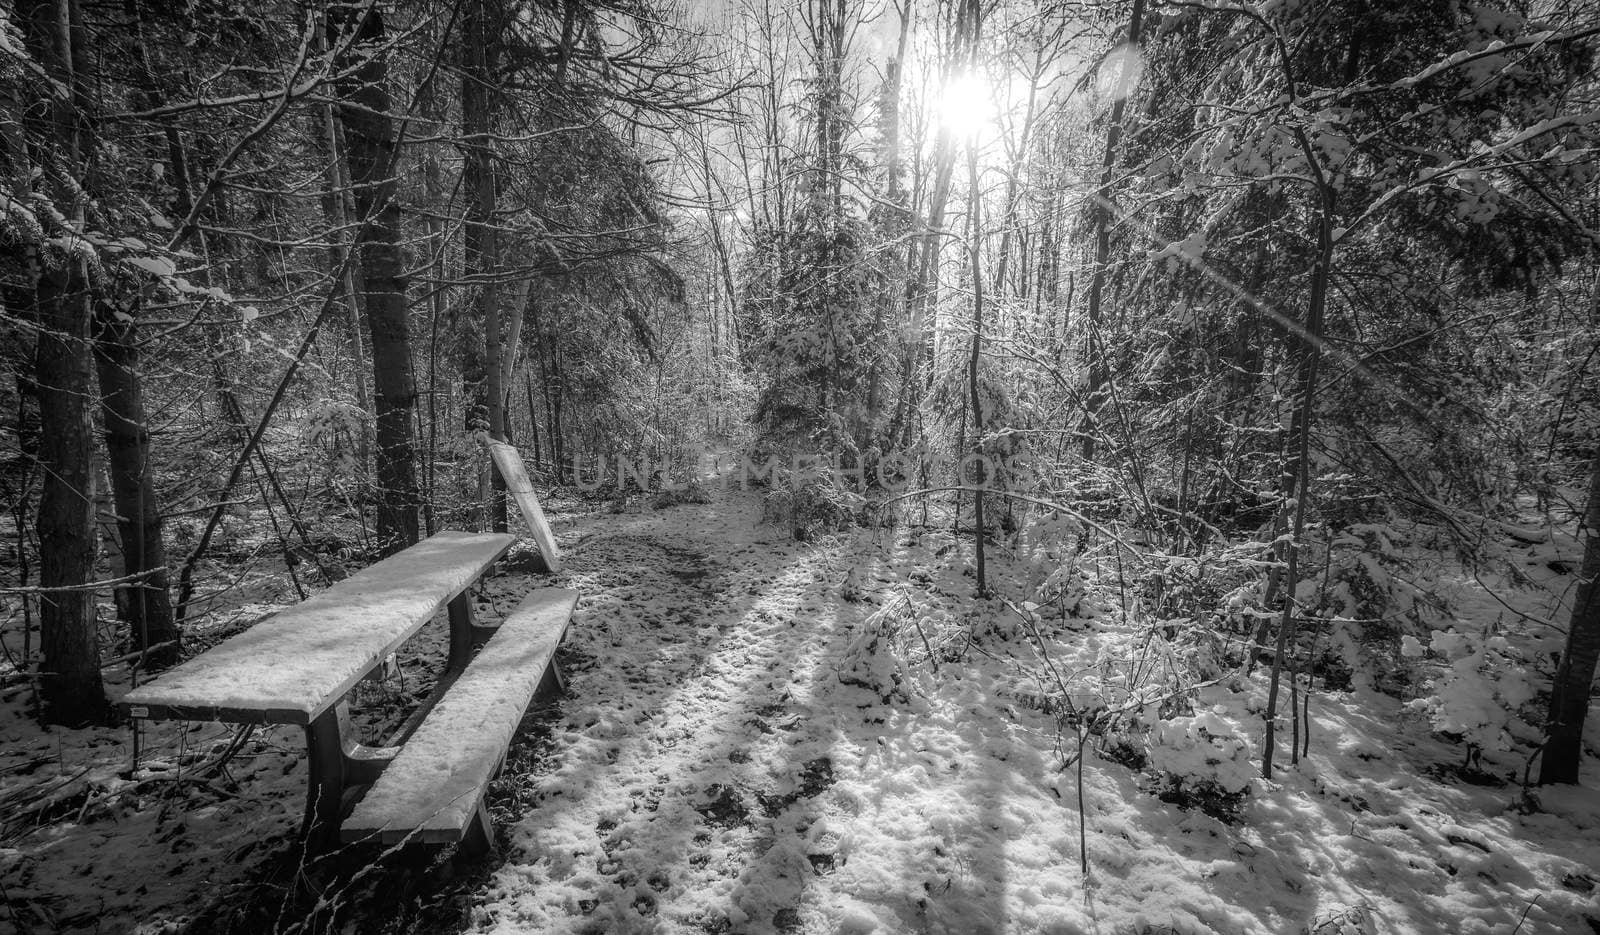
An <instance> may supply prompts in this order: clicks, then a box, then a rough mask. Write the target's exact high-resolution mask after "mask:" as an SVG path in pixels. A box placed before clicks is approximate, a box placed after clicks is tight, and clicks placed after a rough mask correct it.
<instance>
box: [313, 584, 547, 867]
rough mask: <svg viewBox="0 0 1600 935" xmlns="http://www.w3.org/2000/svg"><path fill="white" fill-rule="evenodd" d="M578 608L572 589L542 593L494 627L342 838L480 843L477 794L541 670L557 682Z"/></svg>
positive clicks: (484, 830) (482, 831)
mask: <svg viewBox="0 0 1600 935" xmlns="http://www.w3.org/2000/svg"><path fill="white" fill-rule="evenodd" d="M577 601H578V592H576V591H573V590H568V589H565V588H541V589H539V590H537V591H534V592H533V593H532V594H530V595H529V596H528V597H527V598H526V599H525V600H523V602H522V603H521V604H519V605H518V606H517V608H516V609H515V610H513V611H512V612H511V614H510V615H509V616H507V617H506V619H505V622H503V623H501V624H500V625H499V626H498V627H495V628H494V629H493V635H491V636H490V637H489V639H488V641H487V642H486V643H485V644H484V646H483V648H482V650H481V651H480V652H479V653H478V655H477V656H476V657H474V658H473V660H472V662H471V663H470V664H468V665H467V667H466V671H464V672H463V673H462V674H461V675H460V677H459V678H458V679H457V680H456V681H455V684H454V685H452V686H451V687H450V690H449V691H448V692H446V693H445V694H444V697H443V698H442V699H441V700H440V701H439V703H438V705H437V706H436V707H434V709H433V710H432V711H431V712H429V714H428V715H427V717H426V718H425V719H424V720H423V721H422V723H421V725H420V726H418V728H417V730H416V733H414V734H413V735H412V736H411V737H410V738H409V739H408V740H407V741H406V742H405V744H404V745H403V746H402V747H401V748H400V752H399V753H398V754H396V755H395V757H394V760H393V762H391V763H390V764H389V766H388V767H387V768H386V769H385V770H384V771H383V774H382V775H381V776H379V777H378V780H377V781H376V782H375V783H373V785H372V787H371V788H370V789H369V790H367V793H366V795H365V796H364V797H363V798H362V799H361V801H360V802H358V803H357V804H356V806H355V809H354V810H353V811H352V812H351V813H350V816H349V817H348V818H346V819H345V820H344V822H343V823H342V825H341V828H340V837H341V838H342V839H343V840H344V841H346V842H354V841H368V842H376V843H381V844H396V843H400V842H402V841H404V842H407V843H426V844H453V843H456V842H458V841H462V840H463V839H464V838H466V837H467V836H468V835H469V834H471V833H473V832H474V831H476V833H477V834H479V835H482V836H483V837H482V839H481V841H480V846H486V844H487V836H488V835H489V825H488V820H487V816H486V815H482V813H483V798H484V792H485V791H486V790H487V789H488V786H489V780H491V779H492V778H494V775H495V773H496V772H497V771H498V770H499V768H500V766H501V764H502V763H503V762H504V759H505V755H506V750H507V749H508V748H509V747H510V746H511V740H512V737H513V736H514V735H515V734H516V730H517V725H518V724H519V723H520V722H521V720H522V715H523V713H524V712H525V711H526V710H527V707H528V703H529V702H530V701H531V700H532V699H533V696H534V694H535V693H536V692H537V691H538V690H539V687H540V685H541V684H542V683H543V682H544V680H545V678H546V675H547V672H548V673H549V674H550V676H551V677H554V678H558V677H559V676H558V675H557V674H556V673H555V668H554V667H555V651H556V647H557V646H559V645H560V643H561V638H562V636H563V635H564V634H565V633H566V629H567V623H568V622H569V621H570V620H571V618H572V612H573V609H574V607H575V606H576V605H577ZM480 815H482V818H481V820H479V821H477V822H475V819H479V818H480Z"/></svg>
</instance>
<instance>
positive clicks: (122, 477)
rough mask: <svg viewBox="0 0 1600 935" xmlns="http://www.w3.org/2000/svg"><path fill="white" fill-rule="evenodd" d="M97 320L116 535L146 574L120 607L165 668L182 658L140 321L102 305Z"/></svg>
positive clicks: (150, 659) (150, 655)
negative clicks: (154, 464) (142, 368)
mask: <svg viewBox="0 0 1600 935" xmlns="http://www.w3.org/2000/svg"><path fill="white" fill-rule="evenodd" d="M119 315H120V316H121V317H119ZM97 318H98V328H97V330H96V334H95V365H96V368H97V370H98V371H99V375H100V421H101V426H102V429H103V431H104V433H105V440H106V455H107V459H108V461H109V462H110V475H111V493H112V497H113V501H114V503H115V504H116V511H117V533H118V536H119V538H120V539H121V542H122V562H123V568H122V573H123V574H124V575H126V576H133V575H141V576H142V577H140V578H139V579H138V580H136V581H132V582H129V583H128V584H125V585H123V586H122V591H123V595H122V599H121V600H119V601H118V602H117V606H118V608H119V610H120V611H121V613H122V615H123V623H124V624H125V625H126V627H127V629H128V641H129V646H130V647H132V648H133V649H136V650H141V651H145V653H146V655H145V657H144V666H145V668H147V669H160V668H165V667H167V666H170V665H172V664H173V663H174V662H176V661H177V660H178V651H179V646H178V640H179V633H178V627H177V624H176V622H175V621H174V620H173V616H172V595H171V592H170V591H169V589H168V585H167V549H166V543H165V541H164V540H163V538H162V534H161V508H160V504H158V503H157V502H156V493H155V483H154V481H153V479H152V477H151V470H150V430H149V427H148V423H147V422H146V420H145V413H144V387H143V385H142V383H141V381H140V377H139V345H138V342H137V340H136V335H135V325H134V322H133V320H132V318H131V317H126V316H125V313H119V312H118V310H116V309H114V308H113V307H112V306H110V305H109V304H105V303H101V304H100V305H99V308H98V316H97ZM151 647H159V648H156V649H152V648H151Z"/></svg>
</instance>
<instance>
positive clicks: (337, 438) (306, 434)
mask: <svg viewBox="0 0 1600 935" xmlns="http://www.w3.org/2000/svg"><path fill="white" fill-rule="evenodd" d="M366 418H367V414H366V412H365V411H364V410H363V409H362V408H361V407H360V406H358V405H356V402H355V400H353V399H349V398H344V399H324V400H320V401H318V403H317V404H316V405H314V406H313V407H311V409H310V411H308V412H307V413H306V415H305V418H304V420H303V422H302V428H301V433H302V434H301V439H302V444H303V445H304V446H305V448H306V451H307V453H308V454H310V455H312V457H313V462H312V463H320V464H321V465H322V466H323V468H324V470H325V471H326V477H327V481H328V483H329V484H330V485H332V484H333V483H335V482H337V481H339V480H346V481H348V480H353V479H354V478H357V477H360V476H361V465H360V464H359V463H357V461H356V439H358V438H360V437H361V432H362V426H363V424H364V423H365V421H366Z"/></svg>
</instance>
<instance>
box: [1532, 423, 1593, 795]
mask: <svg viewBox="0 0 1600 935" xmlns="http://www.w3.org/2000/svg"><path fill="white" fill-rule="evenodd" d="M1583 525H1584V527H1585V529H1586V530H1587V532H1588V539H1587V541H1586V542H1585V543H1584V546H1583V567H1582V569H1581V570H1580V571H1579V572H1578V593H1577V597H1576V599H1575V600H1573V602H1572V619H1571V622H1570V623H1569V624H1568V625H1567V645H1566V648H1565V649H1564V650H1563V651H1562V653H1561V664H1560V665H1559V666H1557V668H1556V676H1555V681H1554V682H1553V683H1552V686H1551V692H1550V725H1549V731H1550V734H1549V738H1548V739H1546V740H1545V743H1544V758H1543V759H1542V760H1541V761H1540V763H1539V783H1540V784H1541V785H1545V784H1549V783H1556V782H1560V783H1576V782H1577V781H1578V765H1579V764H1580V763H1581V762H1582V761H1583V722H1584V718H1585V717H1586V716H1587V715H1588V713H1589V692H1590V689H1591V687H1592V686H1593V684H1594V670H1595V663H1596V662H1597V661H1600V587H1597V586H1596V582H1597V581H1600V448H1596V449H1595V454H1594V461H1593V463H1592V464H1591V465H1590V468H1589V505H1588V507H1587V508H1586V509H1585V510H1584V517H1583Z"/></svg>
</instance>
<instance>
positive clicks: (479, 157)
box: [457, 0, 507, 530]
mask: <svg viewBox="0 0 1600 935" xmlns="http://www.w3.org/2000/svg"><path fill="white" fill-rule="evenodd" d="M488 6H489V2H488V0H468V3H467V7H466V12H465V14H464V16H463V20H462V43H461V70H462V81H461V129H462V133H463V136H464V139H463V141H462V148H463V149H464V151H465V162H464V165H463V166H462V172H461V189H462V199H463V201H464V203H465V205H466V217H465V219H464V220H465V223H464V224H463V225H462V228H463V230H462V236H463V238H464V247H465V254H466V256H465V261H466V268H465V273H466V277H465V278H466V279H467V282H468V288H469V289H470V290H471V295H472V308H473V310H474V312H475V314H473V315H470V316H467V319H468V320H466V321H463V322H462V323H461V324H462V328H461V332H460V334H459V336H458V341H457V349H458V351H459V352H460V355H461V382H462V389H463V391H464V392H465V394H466V399H467V412H466V426H465V428H466V430H467V432H468V433H476V432H487V433H489V435H490V436H491V437H492V438H495V439H498V440H500V441H504V440H505V398H504V394H503V393H502V391H501V387H500V366H499V363H500V360H499V356H500V355H499V351H500V302H499V293H500V290H499V287H498V283H497V282H496V279H495V277H496V276H497V275H498V265H499V229H498V228H497V227H496V225H495V217H494V214H495V166H494V153H493V144H494V141H493V137H492V135H491V131H492V114H491V110H492V102H491V94H492V93H493V92H492V90H491V89H492V86H493V82H494V81H495V80H496V78H495V70H496V66H497V64H498V59H499V55H498V48H499V43H498V28H497V27H496V26H495V25H492V24H491V23H490V22H489V17H490V11H489V9H488ZM478 328H482V329H483V330H482V332H481V334H480V333H479V332H478V331H477V329H478ZM490 473H491V474H493V475H494V478H495V479H496V480H497V481H498V478H499V474H498V473H497V472H490ZM481 480H482V478H481V477H480V488H483V487H486V486H487V485H484V484H482V483H481ZM489 499H490V503H489V512H490V523H491V525H493V527H494V528H495V529H497V530H504V529H505V528H506V520H507V516H506V499H505V489H504V486H503V482H497V483H496V484H495V487H494V490H493V494H492V495H491V496H490V498H489Z"/></svg>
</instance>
